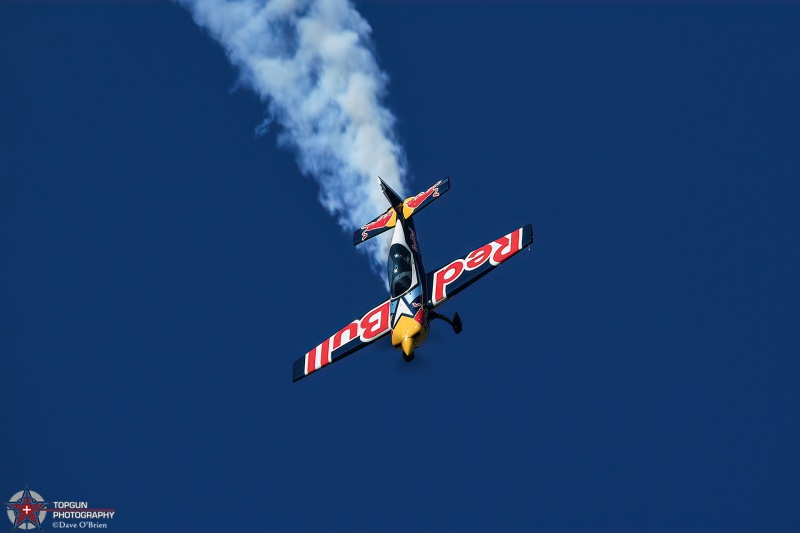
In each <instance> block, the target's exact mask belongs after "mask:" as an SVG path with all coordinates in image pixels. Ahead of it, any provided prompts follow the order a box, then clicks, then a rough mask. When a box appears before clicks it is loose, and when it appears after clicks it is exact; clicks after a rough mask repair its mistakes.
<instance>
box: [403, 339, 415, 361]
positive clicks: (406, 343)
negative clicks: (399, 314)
mask: <svg viewBox="0 0 800 533" xmlns="http://www.w3.org/2000/svg"><path fill="white" fill-rule="evenodd" d="M400 347H401V348H402V349H403V353H404V354H405V355H406V357H410V356H411V354H412V353H414V339H412V338H411V337H406V338H405V339H403V340H402V341H400Z"/></svg>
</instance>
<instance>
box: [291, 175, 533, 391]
mask: <svg viewBox="0 0 800 533" xmlns="http://www.w3.org/2000/svg"><path fill="white" fill-rule="evenodd" d="M378 180H379V181H380V184H381V189H383V194H384V195H385V196H386V199H387V200H389V204H390V207H389V209H388V210H387V211H386V212H385V213H383V214H382V215H380V216H379V217H377V218H375V219H374V220H373V221H371V222H369V223H367V224H365V225H364V226H361V229H359V230H357V231H356V232H355V234H354V235H353V244H354V245H357V244H360V243H362V242H364V241H366V240H368V239H371V238H372V237H374V236H376V235H380V234H381V233H383V232H384V231H387V230H389V229H391V228H394V234H393V235H392V244H391V246H390V247H389V292H390V294H391V297H390V298H389V300H387V301H385V302H383V303H382V304H380V305H379V306H377V307H375V308H373V309H371V310H370V311H369V312H367V313H366V314H365V315H364V316H362V317H361V318H360V319H356V320H353V321H352V322H350V323H349V324H348V325H346V326H345V327H343V328H342V329H341V330H339V331H338V332H337V333H335V334H334V335H332V336H331V337H329V338H327V339H325V340H324V341H322V343H321V344H319V345H318V346H317V347H316V348H314V349H313V350H311V351H310V352H308V353H307V354H306V355H304V356H303V357H301V358H300V359H298V360H297V361H295V362H294V366H293V367H292V381H297V380H298V379H302V378H304V377H306V376H307V375H309V374H311V373H312V372H316V371H317V370H319V369H320V368H322V367H324V366H326V365H328V364H330V363H333V362H334V361H338V360H339V359H342V358H344V357H346V356H348V355H350V354H351V353H353V352H355V351H357V350H360V349H361V348H363V347H365V346H366V345H368V344H370V343H371V342H373V341H375V340H378V339H379V338H381V337H383V336H384V335H386V334H388V333H391V334H392V346H394V347H395V348H398V349H400V350H402V352H403V358H404V359H405V360H406V361H411V360H413V359H414V350H415V349H416V348H418V347H419V345H420V344H422V343H423V342H425V339H426V338H427V337H428V331H429V330H430V322H431V320H434V319H437V318H438V319H440V320H443V321H445V322H447V323H448V324H450V326H451V327H452V328H453V331H455V332H456V333H461V318H460V317H459V316H458V313H455V314H454V315H453V319H452V320H451V319H449V318H447V317H446V316H443V315H440V314H439V313H437V312H435V311H434V309H435V308H437V307H439V306H440V305H442V304H443V303H444V302H446V301H447V300H448V299H450V298H452V297H453V296H455V295H456V294H458V293H459V292H461V291H462V290H463V289H464V288H466V287H467V286H469V285H471V284H472V283H473V282H474V281H476V280H478V279H479V278H481V277H483V276H484V275H486V274H488V273H489V272H490V271H491V270H493V269H494V268H495V267H497V266H498V265H499V264H500V263H502V262H503V261H505V260H506V259H508V258H509V257H511V256H512V255H514V254H516V253H517V252H519V251H520V250H522V249H523V248H525V247H526V246H530V244H531V243H532V242H533V227H532V226H531V225H530V224H528V225H527V226H525V227H522V228H518V229H515V230H514V231H512V232H511V233H509V234H507V235H503V236H502V237H500V238H499V239H497V240H495V241H492V242H490V243H488V244H485V245H483V246H481V247H480V248H478V249H477V250H473V251H471V252H470V253H468V254H467V255H465V256H464V257H460V258H458V259H455V260H453V261H451V262H450V263H448V264H447V265H445V266H443V267H442V268H439V269H437V270H434V271H433V272H432V273H426V272H425V269H424V268H423V266H422V255H421V254H420V251H419V242H418V241H417V231H416V229H415V228H414V220H413V219H412V217H413V216H415V215H416V214H417V213H419V212H420V211H422V209H424V208H425V207H426V206H427V205H428V204H430V203H431V202H433V201H434V200H435V199H437V198H438V197H440V196H441V195H443V194H444V193H446V192H447V191H448V190H449V189H450V178H445V179H443V180H439V181H438V182H437V183H435V184H434V185H433V186H432V187H430V188H429V189H428V190H426V191H423V192H421V193H419V194H418V195H416V196H411V197H409V198H406V199H405V200H403V199H401V198H400V197H399V196H398V195H397V193H396V192H394V191H393V190H392V189H391V188H390V187H389V186H388V185H386V183H384V182H383V180H381V179H380V178H378Z"/></svg>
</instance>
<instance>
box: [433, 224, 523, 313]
mask: <svg viewBox="0 0 800 533" xmlns="http://www.w3.org/2000/svg"><path fill="white" fill-rule="evenodd" d="M532 242H533V226H531V225H530V224H528V225H527V226H525V227H523V228H519V229H516V230H514V231H512V232H511V233H509V234H508V235H503V236H502V237H500V238H499V239H497V240H495V241H492V242H490V243H489V244H485V245H483V246H481V247H480V248H478V249H477V250H473V251H471V252H470V253H468V254H467V255H465V256H464V257H459V258H458V259H455V260H454V261H452V262H451V263H450V264H448V265H446V266H443V267H442V268H440V269H438V270H434V271H433V272H429V273H428V290H429V291H430V300H429V301H428V306H429V309H433V308H435V307H438V306H440V305H442V304H443V303H444V302H446V301H447V300H448V299H450V298H452V297H453V296H455V295H456V294H458V293H459V292H461V291H462V290H464V289H465V288H466V287H468V286H469V285H471V284H472V283H474V282H475V281H477V280H478V279H480V278H481V277H483V276H485V275H486V274H488V273H489V272H491V271H492V270H494V269H495V268H496V267H497V266H498V265H500V264H501V263H502V262H503V261H505V260H506V259H508V258H509V257H511V256H512V255H514V254H516V253H517V252H519V251H520V250H522V249H523V248H525V247H526V246H529V245H530V244H531V243H532Z"/></svg>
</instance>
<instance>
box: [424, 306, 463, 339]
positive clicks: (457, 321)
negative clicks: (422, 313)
mask: <svg viewBox="0 0 800 533" xmlns="http://www.w3.org/2000/svg"><path fill="white" fill-rule="evenodd" d="M428 314H429V315H430V317H431V319H434V318H438V319H439V320H444V321H445V322H447V323H448V324H450V326H451V327H452V328H453V331H455V332H456V335H458V334H459V333H461V317H460V316H458V312H456V313H455V314H454V315H453V320H450V319H449V318H447V317H446V316H444V315H440V314H439V313H437V312H435V311H429V312H428Z"/></svg>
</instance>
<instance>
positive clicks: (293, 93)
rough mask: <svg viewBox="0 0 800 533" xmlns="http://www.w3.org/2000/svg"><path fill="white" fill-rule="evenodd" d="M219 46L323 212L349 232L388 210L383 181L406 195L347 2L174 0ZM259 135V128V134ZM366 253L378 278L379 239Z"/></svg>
mask: <svg viewBox="0 0 800 533" xmlns="http://www.w3.org/2000/svg"><path fill="white" fill-rule="evenodd" d="M175 1H176V2H178V3H179V4H182V5H184V6H185V7H186V8H187V9H189V10H190V11H191V13H192V15H193V17H194V20H195V22H197V24H199V25H200V26H202V27H204V28H206V29H207V30H208V32H209V33H210V34H211V35H212V36H213V37H214V38H216V39H217V40H218V41H219V42H220V43H221V44H222V46H223V47H224V48H225V50H226V52H227V54H228V58H229V59H230V61H231V63H233V64H234V65H235V66H236V67H238V68H239V70H240V75H241V80H240V81H241V83H242V84H243V85H245V86H247V87H250V88H251V89H253V90H254V91H255V92H256V93H258V95H259V96H260V97H261V98H262V100H264V101H266V102H267V103H268V109H269V113H270V115H271V116H270V117H269V120H268V121H267V122H266V123H264V127H266V126H267V125H268V124H269V122H270V121H271V120H272V119H274V120H275V121H276V122H278V123H279V124H281V125H282V130H281V131H280V133H279V134H278V142H279V144H280V145H282V146H288V147H290V148H293V149H294V150H295V151H296V154H297V163H298V165H299V167H300V170H301V171H302V172H303V173H304V174H306V175H310V176H312V177H313V178H314V179H315V180H316V181H317V182H318V183H319V185H320V195H319V199H320V202H322V205H323V206H325V208H326V209H327V210H328V212H330V213H331V214H333V215H335V216H336V217H337V219H338V222H339V225H340V226H341V227H342V228H343V229H345V230H349V231H353V230H355V229H356V228H358V227H360V226H361V225H363V224H365V223H367V222H368V221H370V220H372V219H373V218H374V217H375V216H377V215H378V214H380V213H382V212H383V211H385V210H386V208H387V207H388V205H387V203H386V199H385V198H384V197H383V194H382V193H381V191H380V188H379V187H378V184H377V176H381V177H382V178H383V179H384V180H385V181H386V182H387V183H389V185H391V186H392V188H395V190H397V191H398V192H399V193H401V194H405V187H404V184H403V175H404V171H405V169H404V163H405V158H404V154H403V151H402V148H401V147H400V145H399V143H398V142H397V140H396V139H395V135H394V132H393V127H394V122H395V118H394V116H393V115H392V113H391V112H390V111H389V110H388V109H386V108H385V107H383V105H382V103H381V98H382V96H383V94H384V90H385V86H386V83H387V76H386V75H385V74H384V73H383V72H381V70H380V69H379V68H378V65H377V63H376V61H375V58H374V57H373V55H372V53H371V52H370V49H369V45H370V42H369V35H370V32H371V28H370V26H369V24H368V23H367V21H366V20H364V19H363V18H362V17H361V15H359V14H358V12H357V11H356V10H355V8H354V7H353V6H352V5H351V4H350V3H349V2H348V0H175ZM264 131H265V130H264ZM361 246H368V247H369V248H368V250H367V251H368V253H369V256H370V260H371V263H372V265H373V267H374V268H375V270H376V271H377V272H382V271H383V269H384V268H385V264H386V246H387V244H386V240H385V239H374V240H373V241H368V242H367V243H365V244H363V245H361Z"/></svg>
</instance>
